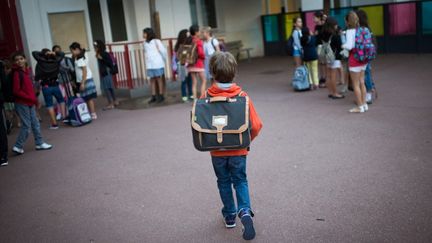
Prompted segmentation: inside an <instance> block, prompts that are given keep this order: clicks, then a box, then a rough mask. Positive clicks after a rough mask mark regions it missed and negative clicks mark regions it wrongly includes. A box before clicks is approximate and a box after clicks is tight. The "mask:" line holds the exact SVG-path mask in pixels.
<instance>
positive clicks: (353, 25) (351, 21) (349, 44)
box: [342, 11, 369, 113]
mask: <svg viewBox="0 0 432 243" xmlns="http://www.w3.org/2000/svg"><path fill="white" fill-rule="evenodd" d="M347 20H348V21H347V27H348V30H347V31H346V43H345V44H344V45H343V46H342V47H343V48H344V49H346V50H348V51H349V57H348V67H349V73H350V78H351V81H352V84H353V89H354V94H355V97H356V104H357V107H354V108H352V109H350V110H349V112H351V113H363V112H365V111H368V110H369V107H368V105H367V104H366V86H365V82H364V77H365V70H366V66H367V64H368V62H367V61H359V60H357V59H356V58H355V57H354V49H355V42H356V34H357V31H359V18H358V16H357V14H356V13H355V12H354V11H351V12H350V13H349V14H348V18H347Z"/></svg>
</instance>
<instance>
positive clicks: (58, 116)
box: [56, 113, 62, 121]
mask: <svg viewBox="0 0 432 243" xmlns="http://www.w3.org/2000/svg"><path fill="white" fill-rule="evenodd" d="M61 119H62V114H61V113H57V116H56V120H57V121H60V120H61Z"/></svg>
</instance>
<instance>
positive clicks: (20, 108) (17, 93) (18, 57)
mask: <svg viewBox="0 0 432 243" xmlns="http://www.w3.org/2000/svg"><path fill="white" fill-rule="evenodd" d="M12 62H14V65H13V67H12V77H13V94H14V99H15V109H16V112H17V113H18V116H19V117H20V118H21V122H22V127H21V130H20V132H19V135H18V138H17V141H16V143H15V146H14V147H13V148H12V151H13V152H15V153H16V154H18V155H21V154H24V149H23V148H24V143H25V142H26V140H27V138H28V135H29V133H30V129H31V130H32V132H33V136H34V139H35V143H36V150H48V149H51V148H52V145H50V144H47V143H45V142H44V141H43V139H42V135H41V131H40V124H39V120H38V119H37V116H36V109H35V106H36V104H37V99H36V95H35V93H34V90H33V83H32V80H31V78H30V73H31V69H30V68H28V67H27V60H26V57H25V55H24V53H22V52H15V53H14V54H12Z"/></svg>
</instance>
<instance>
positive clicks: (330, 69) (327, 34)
mask: <svg viewBox="0 0 432 243" xmlns="http://www.w3.org/2000/svg"><path fill="white" fill-rule="evenodd" d="M322 41H323V43H326V44H330V47H331V50H332V52H333V54H334V57H335V59H334V61H333V62H332V63H327V70H326V74H327V81H326V86H327V89H328V91H329V95H328V97H329V98H331V99H343V98H345V97H344V96H343V95H341V94H339V93H338V90H337V81H336V79H337V78H336V77H337V72H338V70H339V69H340V68H342V62H341V59H342V56H341V54H340V52H341V51H342V40H341V38H340V36H339V31H338V25H337V21H336V19H335V18H332V17H328V18H327V21H326V22H325V24H324V26H323V29H322Z"/></svg>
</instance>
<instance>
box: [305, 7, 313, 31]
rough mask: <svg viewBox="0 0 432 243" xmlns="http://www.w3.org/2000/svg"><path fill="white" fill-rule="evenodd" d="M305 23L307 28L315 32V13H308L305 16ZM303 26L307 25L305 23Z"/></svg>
mask: <svg viewBox="0 0 432 243" xmlns="http://www.w3.org/2000/svg"><path fill="white" fill-rule="evenodd" d="M305 21H306V26H307V27H308V28H309V30H310V31H312V32H313V31H314V30H315V22H314V12H307V13H306V14H305ZM303 25H305V23H303Z"/></svg>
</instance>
